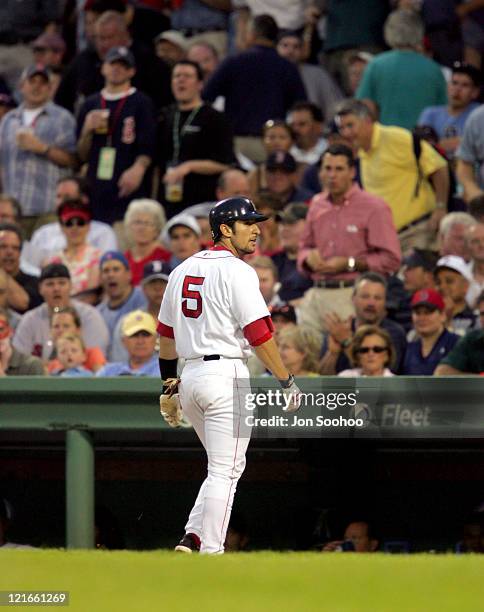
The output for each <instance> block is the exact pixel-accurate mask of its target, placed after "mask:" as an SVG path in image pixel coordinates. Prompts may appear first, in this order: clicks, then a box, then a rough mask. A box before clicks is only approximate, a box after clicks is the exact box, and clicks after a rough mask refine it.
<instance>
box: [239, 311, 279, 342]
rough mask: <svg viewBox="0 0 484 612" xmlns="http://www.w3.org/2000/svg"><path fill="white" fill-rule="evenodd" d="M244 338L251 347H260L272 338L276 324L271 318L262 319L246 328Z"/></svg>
mask: <svg viewBox="0 0 484 612" xmlns="http://www.w3.org/2000/svg"><path fill="white" fill-rule="evenodd" d="M243 331H244V336H245V337H246V338H247V340H248V342H249V344H250V345H251V346H259V345H260V344H264V342H267V340H270V339H271V338H272V332H273V331H274V324H273V323H272V319H271V317H269V316H267V317H262V319H257V320H256V321H252V323H249V324H248V325H246V326H245V327H244V330H243Z"/></svg>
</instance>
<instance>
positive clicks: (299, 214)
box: [276, 202, 309, 225]
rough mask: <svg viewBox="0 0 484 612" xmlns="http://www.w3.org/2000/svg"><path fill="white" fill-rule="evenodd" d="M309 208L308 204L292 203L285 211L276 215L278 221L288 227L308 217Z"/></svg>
mask: <svg viewBox="0 0 484 612" xmlns="http://www.w3.org/2000/svg"><path fill="white" fill-rule="evenodd" d="M308 210H309V208H308V206H307V204H301V203H299V202H292V203H291V204H288V205H287V206H286V207H285V208H284V210H282V211H281V212H278V213H276V221H280V223H285V224H286V225H292V224H293V223H297V222H298V221H301V220H303V219H305V218H306V217H307V214H308Z"/></svg>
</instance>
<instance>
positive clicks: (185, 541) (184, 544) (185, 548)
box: [175, 533, 200, 554]
mask: <svg viewBox="0 0 484 612" xmlns="http://www.w3.org/2000/svg"><path fill="white" fill-rule="evenodd" d="M175 551H176V552H182V553H189V554H191V553H196V552H200V538H199V537H198V536H197V535H195V534H194V533H186V534H185V535H184V536H183V538H182V539H181V540H180V543H179V544H178V545H177V546H175Z"/></svg>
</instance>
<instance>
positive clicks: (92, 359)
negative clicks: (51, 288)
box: [46, 306, 106, 374]
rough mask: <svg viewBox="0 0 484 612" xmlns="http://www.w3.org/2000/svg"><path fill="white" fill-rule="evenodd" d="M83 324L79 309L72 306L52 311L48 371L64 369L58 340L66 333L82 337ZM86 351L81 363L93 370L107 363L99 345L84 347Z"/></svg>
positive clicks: (47, 357) (95, 370) (47, 359)
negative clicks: (59, 354) (58, 348)
mask: <svg viewBox="0 0 484 612" xmlns="http://www.w3.org/2000/svg"><path fill="white" fill-rule="evenodd" d="M81 325H82V323H81V319H80V317H79V315H78V313H77V310H76V309H75V308H73V307H72V306H66V307H65V308H60V309H58V310H55V311H54V312H53V313H52V319H51V323H50V341H49V343H48V345H49V348H50V351H49V352H48V354H47V355H46V361H47V371H48V372H49V373H50V374H51V373H53V372H55V371H60V370H61V369H62V364H61V362H60V361H59V360H58V359H57V340H58V339H59V338H60V337H61V336H64V335H66V334H68V335H70V336H72V335H75V336H79V337H80V338H82V329H81ZM84 353H85V355H84V357H85V358H84V360H83V361H82V362H81V365H82V366H83V367H84V368H86V369H88V370H90V371H91V372H97V371H98V370H99V369H100V368H102V366H103V365H104V364H105V363H106V357H105V356H104V353H103V351H102V350H101V349H100V348H99V347H98V346H91V347H84Z"/></svg>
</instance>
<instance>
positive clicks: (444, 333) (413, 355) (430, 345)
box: [402, 289, 459, 376]
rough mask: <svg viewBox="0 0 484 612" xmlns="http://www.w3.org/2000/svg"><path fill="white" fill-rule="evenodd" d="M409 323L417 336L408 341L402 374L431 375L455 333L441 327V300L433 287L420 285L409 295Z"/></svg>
mask: <svg viewBox="0 0 484 612" xmlns="http://www.w3.org/2000/svg"><path fill="white" fill-rule="evenodd" d="M411 306H412V323H413V327H414V330H415V332H416V335H417V339H416V340H413V341H412V342H409V343H408V345H407V350H406V352H405V359H404V361H403V367H402V374H405V375H407V376H432V375H433V373H434V370H435V368H436V367H437V366H438V365H439V363H440V361H441V360H442V359H443V358H444V357H445V356H446V355H447V353H449V351H451V350H452V349H453V348H454V346H455V344H456V343H457V341H458V340H459V336H458V335H457V334H453V333H451V332H449V331H448V330H447V329H445V322H446V316H445V312H444V310H445V304H444V300H443V299H442V296H441V295H440V293H438V292H437V291H435V289H421V290H419V291H416V292H415V293H414V295H413V297H412V302H411Z"/></svg>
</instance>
